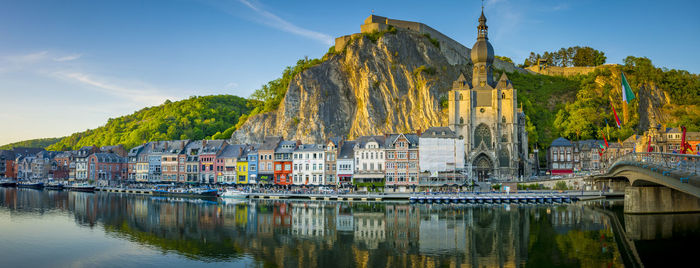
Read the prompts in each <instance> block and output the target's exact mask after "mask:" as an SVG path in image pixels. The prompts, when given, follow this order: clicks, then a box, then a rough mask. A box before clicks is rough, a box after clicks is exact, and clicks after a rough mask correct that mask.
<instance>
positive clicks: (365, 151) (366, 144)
mask: <svg viewBox="0 0 700 268" xmlns="http://www.w3.org/2000/svg"><path fill="white" fill-rule="evenodd" d="M385 140H386V138H385V137H384V136H362V137H359V138H357V141H356V143H355V147H354V151H355V152H354V153H355V174H353V180H354V181H355V183H367V182H371V183H383V182H384V164H385V161H384V141H385Z"/></svg>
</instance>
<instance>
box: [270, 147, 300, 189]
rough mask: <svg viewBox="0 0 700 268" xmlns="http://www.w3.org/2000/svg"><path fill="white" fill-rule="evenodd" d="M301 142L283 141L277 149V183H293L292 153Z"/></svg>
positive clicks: (275, 176)
mask: <svg viewBox="0 0 700 268" xmlns="http://www.w3.org/2000/svg"><path fill="white" fill-rule="evenodd" d="M299 143H300V142H298V141H281V142H280V143H279V145H278V146H277V148H276V149H275V155H274V158H275V161H274V162H273V168H274V178H275V184H277V185H291V184H292V164H293V160H292V155H293V154H294V150H295V149H296V148H297V146H298V145H299Z"/></svg>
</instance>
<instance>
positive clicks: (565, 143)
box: [550, 137, 573, 147]
mask: <svg viewBox="0 0 700 268" xmlns="http://www.w3.org/2000/svg"><path fill="white" fill-rule="evenodd" d="M550 146H551V147H554V146H573V144H572V143H571V141H570V140H567V139H565V138H563V137H559V138H557V139H556V140H554V141H552V144H551V145H550Z"/></svg>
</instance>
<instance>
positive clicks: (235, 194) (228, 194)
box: [221, 189, 248, 198]
mask: <svg viewBox="0 0 700 268" xmlns="http://www.w3.org/2000/svg"><path fill="white" fill-rule="evenodd" d="M221 197H222V198H247V197H248V193H246V192H243V191H239V190H232V189H227V190H226V191H224V193H222V194H221Z"/></svg>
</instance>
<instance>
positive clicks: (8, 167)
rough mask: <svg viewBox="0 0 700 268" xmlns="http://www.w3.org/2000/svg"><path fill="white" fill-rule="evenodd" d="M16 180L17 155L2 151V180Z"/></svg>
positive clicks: (0, 159) (0, 156)
mask: <svg viewBox="0 0 700 268" xmlns="http://www.w3.org/2000/svg"><path fill="white" fill-rule="evenodd" d="M1 177H8V178H14V177H16V174H15V153H14V152H13V151H6V150H1V151H0V178H1Z"/></svg>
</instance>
